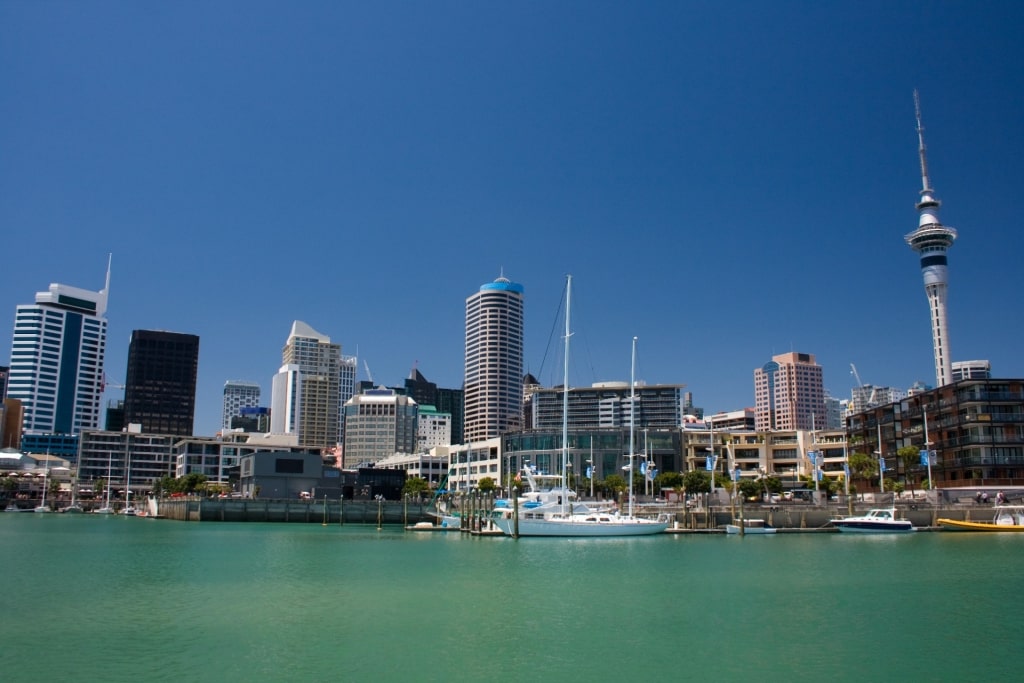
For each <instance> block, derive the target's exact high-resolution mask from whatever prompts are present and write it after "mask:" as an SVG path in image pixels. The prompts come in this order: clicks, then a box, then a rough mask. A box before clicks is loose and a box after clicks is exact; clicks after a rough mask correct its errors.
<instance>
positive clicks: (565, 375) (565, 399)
mask: <svg viewBox="0 0 1024 683" xmlns="http://www.w3.org/2000/svg"><path fill="white" fill-rule="evenodd" d="M571 295H572V275H567V276H566V279H565V362H564V364H563V365H564V369H563V371H562V481H564V482H565V488H566V494H565V496H563V505H564V504H565V503H566V502H568V501H565V500H564V498H568V489H569V302H570V299H571Z"/></svg>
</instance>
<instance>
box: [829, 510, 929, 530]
mask: <svg viewBox="0 0 1024 683" xmlns="http://www.w3.org/2000/svg"><path fill="white" fill-rule="evenodd" d="M832 526H834V527H836V528H838V529H839V530H840V531H845V532H852V533H858V534H891V533H904V532H907V531H913V530H914V525H913V524H911V523H910V520H909V519H896V510H895V508H878V509H875V510H868V512H867V514H866V515H855V516H853V517H843V518H842V519H833V520H832Z"/></svg>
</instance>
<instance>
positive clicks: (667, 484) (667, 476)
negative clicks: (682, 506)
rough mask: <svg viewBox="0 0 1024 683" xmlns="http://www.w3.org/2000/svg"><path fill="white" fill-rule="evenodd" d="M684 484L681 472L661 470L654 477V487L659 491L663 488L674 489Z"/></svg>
mask: <svg viewBox="0 0 1024 683" xmlns="http://www.w3.org/2000/svg"><path fill="white" fill-rule="evenodd" d="M682 485H683V475H682V473H681V472H661V473H660V474H658V476H656V477H655V478H654V488H655V490H657V491H660V490H662V489H674V488H676V487H678V486H682Z"/></svg>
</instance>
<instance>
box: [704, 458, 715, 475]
mask: <svg viewBox="0 0 1024 683" xmlns="http://www.w3.org/2000/svg"><path fill="white" fill-rule="evenodd" d="M704 469H706V470H707V471H708V472H710V471H711V470H713V469H715V466H714V465H712V464H711V456H710V455H709V456H708V457H707V458H705V459H704Z"/></svg>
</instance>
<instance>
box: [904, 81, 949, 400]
mask: <svg viewBox="0 0 1024 683" xmlns="http://www.w3.org/2000/svg"><path fill="white" fill-rule="evenodd" d="M914 112H915V114H916V116H917V144H918V153H919V155H920V158H921V200H920V201H919V202H918V203H917V212H918V216H919V217H918V222H917V230H915V231H914V232H912V233H910V234H908V235H907V236H906V237H905V239H906V242H907V244H909V245H910V248H911V249H913V250H914V251H916V252H917V253H918V254H919V255H920V256H921V274H922V275H923V276H924V291H925V294H926V295H927V297H928V311H929V313H930V315H931V321H932V349H933V351H934V354H935V385H936V386H937V387H941V386H943V385H945V384H949V383H950V382H951V381H952V376H953V367H952V365H953V364H952V359H951V357H950V352H949V326H948V323H947V321H946V289H947V286H948V281H949V280H948V273H947V262H946V251H947V250H948V249H949V247H950V246H952V244H953V241H954V240H955V239H956V230H954V229H953V228H950V227H948V226H945V225H943V224H942V221H940V220H939V206H941V202H939V200H938V199H936V198H935V191H934V190H932V187H931V182H930V181H929V180H928V163H927V160H926V158H925V146H924V128H922V127H921V105H920V100H919V99H918V96H917V91H916V90H915V91H914Z"/></svg>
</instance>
